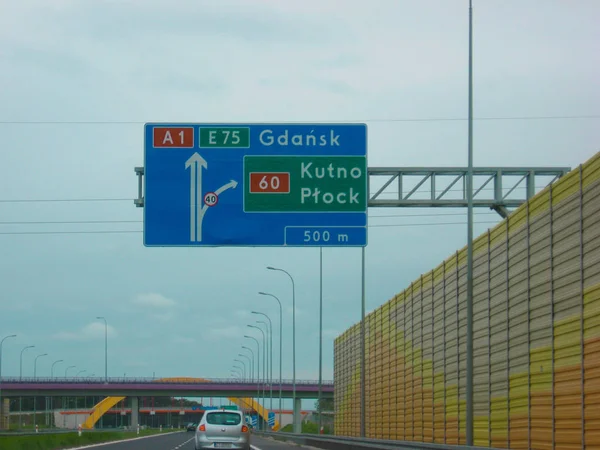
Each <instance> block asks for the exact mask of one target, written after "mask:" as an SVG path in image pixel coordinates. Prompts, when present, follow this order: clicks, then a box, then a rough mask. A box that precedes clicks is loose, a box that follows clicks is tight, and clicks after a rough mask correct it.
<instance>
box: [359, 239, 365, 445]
mask: <svg viewBox="0 0 600 450" xmlns="http://www.w3.org/2000/svg"><path fill="white" fill-rule="evenodd" d="M361 251H362V257H361V313H360V437H366V427H365V425H366V403H367V402H366V398H365V391H366V386H365V380H366V376H365V375H366V368H367V367H366V361H365V360H366V358H365V348H366V342H365V338H366V333H365V315H366V295H365V248H364V247H362V249H361Z"/></svg>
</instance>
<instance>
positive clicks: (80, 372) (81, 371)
mask: <svg viewBox="0 0 600 450" xmlns="http://www.w3.org/2000/svg"><path fill="white" fill-rule="evenodd" d="M85 372H87V370H80V371H79V372H77V375H75V378H77V377H79V375H81V374H82V373H85Z"/></svg>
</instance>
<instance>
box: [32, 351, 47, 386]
mask: <svg viewBox="0 0 600 450" xmlns="http://www.w3.org/2000/svg"><path fill="white" fill-rule="evenodd" d="M42 356H48V353H42V354H41V355H37V356H36V357H35V360H34V361H33V379H34V380H35V379H37V360H38V358H41V357H42Z"/></svg>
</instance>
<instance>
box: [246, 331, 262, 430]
mask: <svg viewBox="0 0 600 450" xmlns="http://www.w3.org/2000/svg"><path fill="white" fill-rule="evenodd" d="M244 337H245V338H246V339H252V340H253V341H254V342H256V351H257V354H256V381H257V383H258V386H257V392H256V398H257V399H260V344H259V343H258V339H256V338H255V337H252V336H244ZM263 358H264V356H263ZM257 420H258V419H257ZM257 425H258V422H257Z"/></svg>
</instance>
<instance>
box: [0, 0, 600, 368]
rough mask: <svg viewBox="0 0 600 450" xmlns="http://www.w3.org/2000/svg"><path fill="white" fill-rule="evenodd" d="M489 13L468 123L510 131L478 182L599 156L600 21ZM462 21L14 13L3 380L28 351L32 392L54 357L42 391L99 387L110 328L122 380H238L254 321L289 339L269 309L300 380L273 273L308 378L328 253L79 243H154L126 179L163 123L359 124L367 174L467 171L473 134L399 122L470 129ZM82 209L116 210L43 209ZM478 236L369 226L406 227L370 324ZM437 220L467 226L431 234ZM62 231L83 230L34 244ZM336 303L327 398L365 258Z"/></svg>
mask: <svg viewBox="0 0 600 450" xmlns="http://www.w3.org/2000/svg"><path fill="white" fill-rule="evenodd" d="M474 4H475V9H474V23H475V25H474V99H475V100H474V114H475V117H476V118H479V119H481V118H488V119H489V118H495V119H497V120H476V121H475V128H474V144H475V158H474V160H475V165H478V166H567V167H575V166H577V165H578V164H580V163H582V162H584V161H585V160H586V159H588V158H590V157H591V156H592V155H593V154H594V153H595V152H597V151H598V150H599V145H598V142H599V138H600V119H599V117H600V116H599V115H600V110H599V109H598V105H599V104H600V90H599V87H600V86H599V83H600V82H599V80H600V64H599V60H598V43H599V42H600V28H599V27H598V23H599V21H600V2H598V1H596V0H577V1H573V0H562V1H560V0H525V1H523V0H518V1H517V0H486V1H482V0H475V1H474ZM467 6H468V2H467V0H420V1H415V0H389V1H386V0H372V1H370V2H366V1H358V0H337V1H334V0H318V1H317V0H315V1H313V0H304V1H292V0H290V1H283V0H237V1H233V0H212V1H209V0H193V1H192V0H190V1H186V0H177V1H174V2H167V1H157V0H128V1H125V0H123V1H116V0H115V1H100V0H20V1H10V0H0V86H2V88H1V89H0V120H1V121H2V123H0V133H1V140H0V200H1V203H0V222H1V224H0V337H2V336H4V335H7V334H11V333H16V334H18V337H17V338H16V339H12V340H9V341H6V343H5V346H4V357H3V374H4V375H18V373H19V352H20V350H21V349H22V348H23V347H24V346H26V345H35V346H36V348H35V349H32V350H28V351H27V353H26V354H25V355H26V356H25V359H24V365H23V370H24V375H25V376H31V375H32V372H33V359H34V357H35V356H36V355H38V354H41V353H48V354H49V356H48V357H44V358H41V359H39V361H38V374H39V375H42V376H48V375H49V374H50V365H51V363H52V362H53V361H56V360H59V359H63V360H64V363H61V364H59V365H57V372H58V373H59V374H62V375H64V369H65V368H66V367H67V366H70V365H76V366H77V368H76V370H71V372H70V374H74V373H75V372H76V371H80V370H86V371H87V372H86V374H91V373H95V374H96V375H102V374H103V373H104V353H103V352H104V341H103V333H104V325H103V323H102V322H100V321H99V320H96V319H95V318H96V316H99V315H100V316H105V317H106V318H107V320H108V323H109V375H110V376H122V375H123V374H127V376H140V377H142V376H152V375H153V374H156V376H161V377H167V376H200V377H228V376H229V373H230V368H231V365H232V360H233V359H234V358H236V357H237V354H238V352H239V350H240V346H241V345H242V343H244V341H245V339H243V335H244V334H245V333H247V332H246V331H245V327H246V325H247V324H248V323H253V322H254V320H255V319H254V317H253V316H252V317H251V315H250V313H249V312H250V311H251V310H252V309H257V310H259V311H263V312H266V313H267V314H269V315H270V316H271V318H272V319H273V321H274V324H275V325H276V326H277V324H278V321H277V320H278V310H277V307H276V306H277V305H276V303H275V301H274V300H271V299H268V298H265V297H260V296H258V295H257V292H258V291H260V290H264V291H269V292H272V293H273V294H275V295H277V296H279V297H280V298H281V299H282V301H283V303H284V309H285V311H284V337H283V338H284V377H286V378H287V377H290V376H291V369H292V365H291V352H290V349H291V285H290V282H289V279H287V277H286V276H285V275H284V274H282V273H278V272H271V271H268V270H266V269H265V267H266V266H267V265H273V266H279V267H282V268H285V269H286V270H288V271H289V272H290V273H291V274H292V275H293V276H294V278H295V280H296V288H297V291H296V300H297V336H298V343H297V353H298V355H297V365H298V369H297V377H298V378H301V379H306V378H311V379H315V378H316V377H317V375H318V301H319V278H318V275H319V272H318V267H319V266H318V249H315V248H312V249H283V248H274V249H251V248H244V249H236V248H217V249H203V248H165V249H163V248H145V247H144V246H143V241H142V234H141V233H122V234H119V233H115V234H108V233H107V234H80V233H76V232H81V231H93V230H112V231H127V230H141V229H142V224H141V223H140V222H139V221H141V220H142V210H141V209H138V208H136V207H135V206H134V204H133V200H132V199H133V198H134V197H135V196H136V195H137V181H136V178H135V174H134V171H133V168H134V167H135V166H139V165H142V164H143V124H144V123H145V122H149V121H169V122H177V121H189V122H236V121H245V122H260V121H266V122H285V121H307V122H336V121H359V122H365V123H367V125H368V127H369V128H368V134H369V165H370V166H396V167H397V166H464V165H465V164H466V162H467V158H466V156H467V122H466V121H465V120H452V121H437V120H431V121H410V120H409V121H406V119H465V118H466V116H467V55H468V53H467V50H468V47H467V38H468V32H467V26H468V9H467ZM594 115H595V118H589V117H588V118H576V119H573V118H562V119H551V120H549V119H539V117H548V116H553V117H556V116H559V117H565V116H579V117H581V116H594ZM524 117H534V118H536V119H527V120H526V119H523V118H524ZM508 118H511V119H510V120H507V119H508ZM499 119H502V120H499ZM80 121H85V122H94V123H86V124H81V123H76V122H80ZM56 122H60V123H56ZM83 199H110V200H108V201H87V202H86V201H68V202H67V201H51V202H49V201H39V200H83ZM14 200H38V201H31V202H14ZM431 214H437V215H439V216H441V215H443V214H452V215H451V216H450V217H435V216H431ZM457 214H458V215H457ZM384 215H385V216H393V217H387V218H385V217H384V218H382V217H381V216H384ZM465 217H466V216H465V214H464V211H462V210H451V211H448V210H437V211H431V210H422V209H421V210H416V209H411V210H400V209H385V210H384V209H371V210H370V211H369V223H370V224H371V225H397V226H390V227H376V226H373V227H371V228H370V230H369V246H368V247H367V296H368V297H367V309H368V310H371V309H373V308H375V307H377V306H379V305H381V304H382V303H384V302H385V301H387V300H388V299H389V298H391V297H392V296H393V295H394V294H395V293H397V292H399V291H401V290H402V289H404V288H405V287H406V286H407V285H408V284H409V283H410V282H411V281H412V280H414V279H416V278H418V277H419V275H421V274H422V273H424V272H427V271H428V270H431V269H432V268H433V267H435V266H436V265H437V264H439V263H440V262H441V261H442V260H443V259H445V258H446V257H447V256H449V255H450V254H451V253H452V252H454V251H455V250H457V249H458V248H461V247H462V246H463V245H465V243H466V228H465V226H464V225H462V223H464V220H465ZM475 220H476V222H477V225H476V228H475V231H476V234H479V233H482V232H484V231H485V230H486V229H487V227H490V226H493V224H494V223H496V222H497V221H498V220H499V217H498V216H497V215H495V214H493V213H490V212H489V211H488V210H481V211H477V214H476V216H475ZM30 221H34V222H49V221H60V222H73V221H114V223H109V224H81V223H79V224H73V223H70V224H69V223H62V224H48V223H39V224H24V223H22V222H30ZM120 221H134V222H133V223H130V222H127V223H124V222H123V223H119V222H120ZM18 222H21V223H18ZM437 222H439V223H449V222H452V223H459V224H458V225H457V224H453V225H436V226H423V225H419V224H424V223H425V224H431V223H437ZM409 224H413V226H399V225H409ZM55 231H60V232H64V231H68V232H72V233H69V234H48V233H45V234H19V233H23V232H55ZM323 286H324V288H323V289H324V290H323V295H324V378H325V379H331V378H332V376H333V373H332V372H333V339H334V338H335V337H336V336H337V335H339V334H340V333H341V332H343V331H344V330H345V329H347V328H348V327H349V326H351V325H352V324H354V323H356V322H357V321H358V320H359V318H360V250H359V249H338V250H332V249H326V250H325V251H324V280H323ZM276 342H277V335H276ZM245 344H246V345H247V342H246V343H245ZM275 349H277V347H275ZM275 368H277V361H276V364H275ZM275 374H277V371H275Z"/></svg>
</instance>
